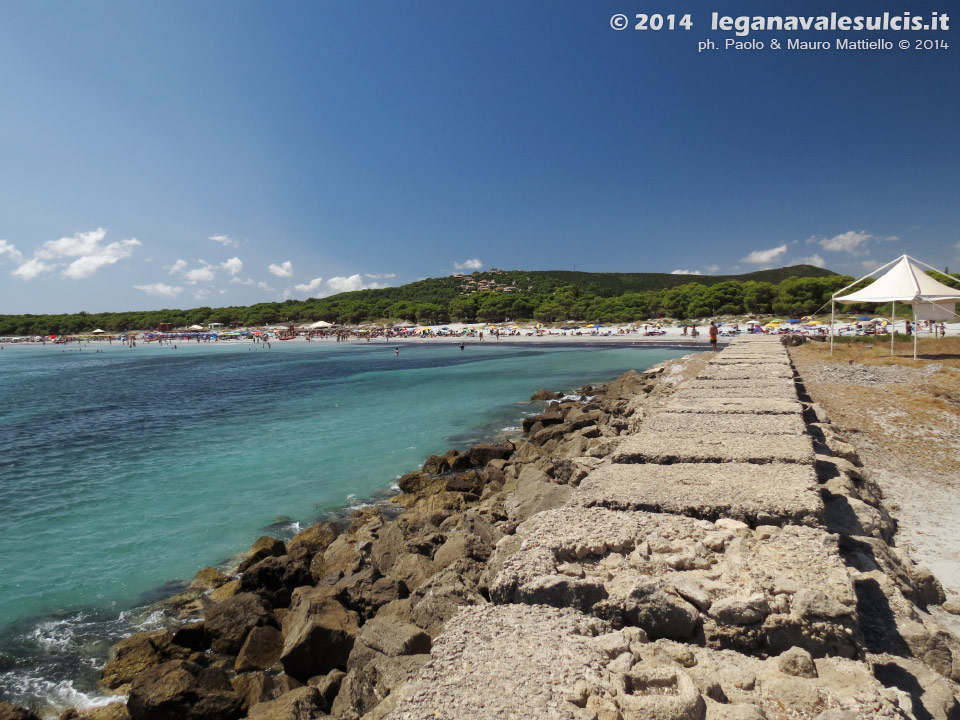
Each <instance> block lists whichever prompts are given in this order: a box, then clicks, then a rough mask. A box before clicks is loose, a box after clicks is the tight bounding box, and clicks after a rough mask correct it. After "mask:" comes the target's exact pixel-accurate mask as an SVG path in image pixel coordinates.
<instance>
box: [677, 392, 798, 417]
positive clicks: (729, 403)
mask: <svg viewBox="0 0 960 720" xmlns="http://www.w3.org/2000/svg"><path fill="white" fill-rule="evenodd" d="M662 410H663V411H664V412H671V413H697V414H708V415H715V414H738V413H743V414H747V415H802V414H803V406H802V405H801V404H800V403H799V402H797V401H796V400H785V399H780V398H750V397H730V398H723V397H710V396H705V397H672V398H671V399H670V400H668V401H667V402H666V403H664V405H663V407H662Z"/></svg>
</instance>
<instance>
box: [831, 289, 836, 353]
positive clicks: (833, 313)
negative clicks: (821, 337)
mask: <svg viewBox="0 0 960 720" xmlns="http://www.w3.org/2000/svg"><path fill="white" fill-rule="evenodd" d="M834 307H835V306H834V302H833V298H830V357H833V316H834V315H835V314H836V311H835V310H834Z"/></svg>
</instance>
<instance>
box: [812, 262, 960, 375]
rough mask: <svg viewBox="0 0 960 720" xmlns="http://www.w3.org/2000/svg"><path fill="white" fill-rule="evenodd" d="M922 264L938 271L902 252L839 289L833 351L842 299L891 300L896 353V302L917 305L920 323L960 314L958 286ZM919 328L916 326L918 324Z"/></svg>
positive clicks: (833, 298)
mask: <svg viewBox="0 0 960 720" xmlns="http://www.w3.org/2000/svg"><path fill="white" fill-rule="evenodd" d="M920 265H923V266H924V267H927V268H929V269H931V270H934V271H936V268H935V267H933V266H931V265H927V264H926V263H924V262H920V261H919V260H916V259H914V258H912V257H910V256H909V255H901V256H900V257H899V258H897V259H896V260H893V261H891V262H888V263H887V264H886V265H882V266H881V267H878V268H877V269H876V270H874V271H873V272H872V273H870V274H869V275H865V276H863V277H862V278H860V279H859V280H857V281H856V282H855V283H852V284H851V285H847V286H846V287H845V288H841V289H840V290H837V292H835V293H834V294H833V295H832V296H831V297H830V305H831V320H830V352H831V354H832V353H833V314H834V313H833V309H832V308H833V303H834V302H840V303H844V304H845V305H850V304H854V303H891V319H890V322H891V332H890V354H891V355H892V354H893V340H894V332H893V329H892V328H893V323H894V320H895V316H893V313H894V311H895V310H896V305H894V304H893V303H898V302H899V303H905V304H908V305H911V306H912V307H913V321H914V324H916V321H917V320H918V319H924V320H935V319H936V320H944V319H947V318H951V317H953V316H955V315H956V307H957V305H956V304H957V303H958V302H960V290H955V289H954V288H952V287H950V286H949V285H944V284H943V283H942V282H940V281H939V280H934V279H933V278H932V277H930V276H929V275H927V274H926V272H924V271H923V269H921V267H920ZM882 270H886V272H884V273H883V275H881V276H880V277H879V278H877V279H876V280H875V281H874V282H872V283H871V284H870V285H868V286H867V287H865V288H863V289H862V290H857V291H856V292H852V293H849V294H847V295H841V293H843V292H846V291H847V290H849V289H850V288H852V287H854V286H855V285H858V284H859V283H860V282H862V281H863V280H866V279H867V278H868V277H872V276H873V275H874V274H875V273H879V272H881V271H882ZM915 330H916V328H915ZM913 358H914V360H916V358H917V332H916V331H914V333H913Z"/></svg>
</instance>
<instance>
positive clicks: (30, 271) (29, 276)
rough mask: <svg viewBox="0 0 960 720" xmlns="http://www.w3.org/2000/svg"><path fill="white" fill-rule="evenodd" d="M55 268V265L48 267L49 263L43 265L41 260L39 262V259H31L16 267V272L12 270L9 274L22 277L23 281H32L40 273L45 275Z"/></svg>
mask: <svg viewBox="0 0 960 720" xmlns="http://www.w3.org/2000/svg"><path fill="white" fill-rule="evenodd" d="M55 267H56V265H50V264H49V263H45V262H44V261H43V260H40V259H39V258H31V259H29V260H27V261H26V262H25V263H23V264H22V265H20V267H18V268H17V269H16V270H14V271H13V272H12V273H10V274H11V275H18V276H20V277H22V278H23V279H24V280H33V279H34V278H35V277H36V276H37V275H39V274H40V273H45V272H47V271H49V270H53V269H54V268H55Z"/></svg>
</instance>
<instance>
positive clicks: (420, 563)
mask: <svg viewBox="0 0 960 720" xmlns="http://www.w3.org/2000/svg"><path fill="white" fill-rule="evenodd" d="M435 572H437V567H436V565H434V563H433V561H432V560H431V559H430V558H428V557H426V556H425V555H420V554H419V553H404V554H403V555H401V556H400V557H398V558H397V561H396V562H395V563H394V564H393V567H392V568H390V577H392V578H396V579H397V580H399V581H400V582H402V583H403V584H404V585H406V586H407V589H408V590H409V591H411V592H412V591H414V590H416V589H417V588H418V587H420V586H421V585H423V583H424V582H426V581H427V580H428V579H429V578H430V576H431V575H433V574H434V573H435Z"/></svg>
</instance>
